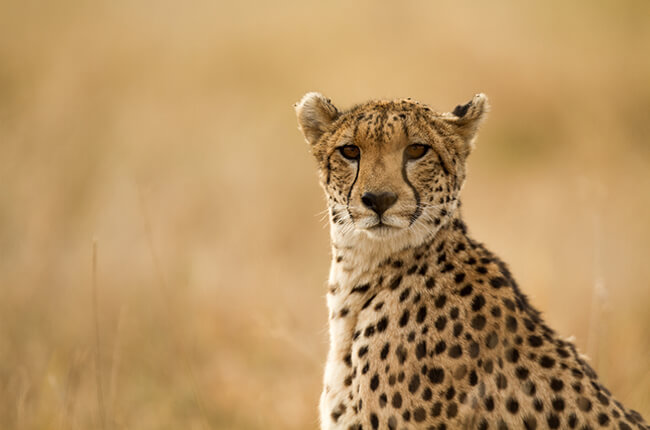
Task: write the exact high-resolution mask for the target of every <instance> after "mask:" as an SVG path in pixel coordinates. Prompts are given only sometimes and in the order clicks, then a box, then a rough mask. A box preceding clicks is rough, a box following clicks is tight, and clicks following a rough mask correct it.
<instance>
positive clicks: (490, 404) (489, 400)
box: [483, 396, 494, 412]
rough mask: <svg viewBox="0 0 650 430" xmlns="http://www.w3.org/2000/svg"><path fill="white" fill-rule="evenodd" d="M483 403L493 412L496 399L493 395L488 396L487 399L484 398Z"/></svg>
mask: <svg viewBox="0 0 650 430" xmlns="http://www.w3.org/2000/svg"><path fill="white" fill-rule="evenodd" d="M483 404H484V405H485V410H486V411H488V412H491V411H493V410H494V399H493V398H492V396H487V397H486V398H485V400H483Z"/></svg>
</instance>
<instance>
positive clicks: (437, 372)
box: [427, 367, 445, 384]
mask: <svg viewBox="0 0 650 430" xmlns="http://www.w3.org/2000/svg"><path fill="white" fill-rule="evenodd" d="M427 377H428V378H429V381H431V383H433V384H440V383H441V382H442V381H443V380H444V379H445V371H444V370H443V369H442V368H440V367H433V368H431V369H429V372H428V373H427Z"/></svg>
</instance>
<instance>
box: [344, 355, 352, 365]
mask: <svg viewBox="0 0 650 430" xmlns="http://www.w3.org/2000/svg"><path fill="white" fill-rule="evenodd" d="M343 362H344V363H345V364H346V365H347V366H348V367H350V366H352V355H351V354H347V355H346V356H345V357H343Z"/></svg>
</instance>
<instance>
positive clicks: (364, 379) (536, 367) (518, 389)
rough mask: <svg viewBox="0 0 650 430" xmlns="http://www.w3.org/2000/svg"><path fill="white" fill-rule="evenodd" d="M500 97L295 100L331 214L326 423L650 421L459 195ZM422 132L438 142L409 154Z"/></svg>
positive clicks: (422, 425)
mask: <svg viewBox="0 0 650 430" xmlns="http://www.w3.org/2000/svg"><path fill="white" fill-rule="evenodd" d="M487 106H488V105H487V98H486V97H485V96H484V95H482V94H479V95H476V96H475V97H474V98H473V99H472V100H471V101H470V102H469V103H467V104H466V105H463V106H459V107H457V108H456V109H455V110H454V111H453V112H451V113H436V112H434V111H432V110H431V109H430V108H429V107H427V106H425V105H422V104H420V103H417V102H414V101H411V100H398V101H372V102H368V103H365V104H362V105H359V106H356V107H354V108H352V109H350V110H348V111H345V112H341V111H339V110H338V109H337V108H336V107H334V105H333V104H332V103H331V102H330V101H329V100H328V99H326V98H325V97H323V96H322V95H320V94H317V93H309V94H307V95H306V96H305V97H304V98H303V99H302V100H301V101H300V102H299V103H298V104H297V105H296V111H297V115H298V122H299V125H300V129H301V130H302V131H303V133H304V135H305V138H306V140H307V142H308V143H309V145H310V147H311V150H312V153H313V154H314V156H315V158H316V160H317V162H318V166H319V172H320V180H321V185H322V186H323V189H324V190H325V193H326V195H327V198H328V206H329V211H330V225H331V230H330V231H331V240H332V266H331V270H330V278H329V291H328V294H327V305H328V308H329V313H330V324H329V327H330V351H329V354H328V357H327V364H326V367H325V376H324V389H323V392H322V396H321V402H320V419H321V427H322V428H323V429H356V430H360V429H366V430H370V429H377V428H380V429H404V428H407V429H409V428H414V429H437V430H443V429H506V428H509V429H523V428H537V429H546V428H563V429H564V428H577V429H589V428H590V429H596V428H601V427H603V428H605V427H607V428H616V429H623V430H625V429H628V428H639V429H644V428H647V427H646V426H645V424H644V423H643V419H642V418H641V417H640V415H639V414H638V413H636V412H634V411H630V410H627V409H625V408H624V407H623V406H622V405H621V404H620V403H618V402H617V401H615V400H614V399H613V397H612V396H611V394H610V393H609V391H607V389H606V388H604V387H603V386H602V384H601V383H600V382H599V381H598V379H597V377H596V375H595V373H594V371H593V370H592V369H591V368H590V367H589V365H588V364H587V363H586V362H585V361H584V360H583V359H582V358H581V356H580V355H579V354H578V353H577V351H576V349H575V346H574V345H573V344H571V343H570V342H567V341H564V340H562V339H561V338H560V337H559V336H558V335H557V334H555V333H554V332H553V330H551V329H550V328H548V326H547V325H546V324H545V323H544V321H543V320H542V319H541V317H540V315H539V313H538V312H537V311H536V310H535V309H534V308H533V307H532V306H531V305H530V304H529V303H528V300H527V299H526V297H525V295H524V294H522V293H521V291H520V290H519V288H518V286H517V284H516V282H515V281H514V279H512V277H511V276H510V273H509V271H508V269H507V267H506V265H505V264H504V263H502V262H501V261H500V260H499V259H498V258H497V257H496V256H494V255H493V254H492V253H491V252H490V251H488V250H487V249H486V248H485V247H484V246H483V245H482V244H480V243H478V242H476V241H474V240H473V239H471V238H470V237H469V236H468V234H467V230H466V227H465V224H464V223H463V221H462V218H461V215H460V210H459V207H460V201H459V194H460V190H461V188H462V185H463V183H464V181H465V174H466V171H465V165H466V159H467V156H468V155H469V153H470V151H471V149H472V147H473V143H474V139H475V136H476V132H477V129H478V126H479V124H480V123H481V121H482V120H483V118H484V117H485V113H486V111H487ZM413 144H417V145H426V146H427V147H429V150H428V152H426V153H425V154H424V156H422V157H421V158H418V159H411V160H407V158H406V155H405V154H406V152H405V151H406V148H407V147H408V146H409V145H413ZM345 145H355V146H357V147H358V148H359V150H360V155H359V157H358V159H347V158H346V157H344V155H343V154H342V152H341V150H340V149H339V148H340V147H342V146H345ZM382 192H387V193H394V194H395V195H396V196H397V200H396V201H395V202H394V204H392V206H390V207H388V209H386V210H385V212H382V213H380V212H377V211H376V210H373V209H371V206H368V204H367V200H366V201H365V202H364V200H363V199H364V195H366V194H365V193H375V194H377V193H382ZM379 221H381V223H382V224H378V223H379Z"/></svg>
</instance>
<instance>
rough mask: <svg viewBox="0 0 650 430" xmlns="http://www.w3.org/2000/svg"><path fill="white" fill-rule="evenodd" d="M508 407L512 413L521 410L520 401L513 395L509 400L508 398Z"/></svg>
mask: <svg viewBox="0 0 650 430" xmlns="http://www.w3.org/2000/svg"><path fill="white" fill-rule="evenodd" d="M506 408H507V409H508V411H509V412H510V413H511V414H516V413H517V411H518V410H519V402H517V400H515V399H513V398H512V397H509V398H508V400H506Z"/></svg>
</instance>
